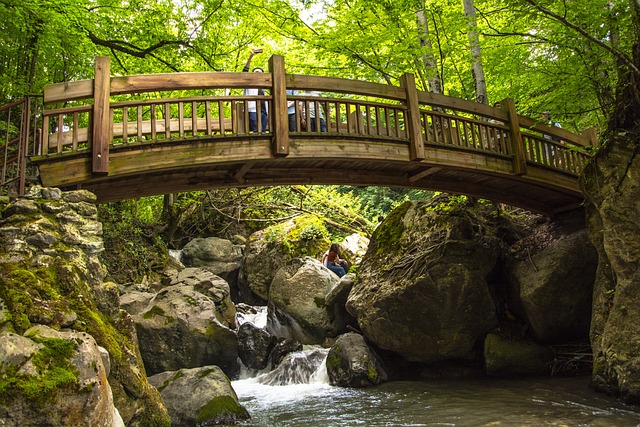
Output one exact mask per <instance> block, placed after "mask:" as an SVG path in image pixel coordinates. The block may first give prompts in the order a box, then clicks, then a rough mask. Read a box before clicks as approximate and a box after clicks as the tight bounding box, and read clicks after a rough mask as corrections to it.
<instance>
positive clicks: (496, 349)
mask: <svg viewBox="0 0 640 427" xmlns="http://www.w3.org/2000/svg"><path fill="white" fill-rule="evenodd" d="M553 359H554V353H553V350H552V349H551V348H549V347H545V346H541V345H538V344H536V343H534V342H532V341H525V340H522V339H513V338H505V337H502V336H500V335H498V334H488V335H487V337H486V338H485V341H484V360H485V367H486V371H487V374H488V375H496V376H512V375H516V376H520V375H532V376H535V375H542V374H545V373H548V372H549V365H550V363H551V362H553Z"/></svg>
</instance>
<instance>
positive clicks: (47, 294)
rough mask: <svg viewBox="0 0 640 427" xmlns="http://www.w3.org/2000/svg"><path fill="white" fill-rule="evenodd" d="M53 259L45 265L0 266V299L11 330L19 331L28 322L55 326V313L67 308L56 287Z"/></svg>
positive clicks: (59, 261)
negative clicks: (34, 266) (32, 267)
mask: <svg viewBox="0 0 640 427" xmlns="http://www.w3.org/2000/svg"><path fill="white" fill-rule="evenodd" d="M62 262H63V261H61V260H56V262H55V263H54V264H53V265H52V266H51V267H49V268H45V267H41V268H37V269H28V268H27V267H26V266H25V265H24V264H3V265H2V267H0V268H1V269H0V299H2V300H3V301H4V302H5V304H6V308H7V311H8V314H9V316H8V317H9V318H10V321H11V326H12V328H10V329H13V330H14V331H16V332H18V333H23V332H24V331H25V330H27V329H28V328H30V327H31V324H32V323H48V324H51V325H54V326H55V325H56V318H57V317H56V316H58V315H59V314H60V313H66V312H68V311H69V299H67V298H61V296H60V292H59V291H58V289H57V286H56V284H57V281H58V274H57V271H56V267H58V266H59V264H61V263H62Z"/></svg>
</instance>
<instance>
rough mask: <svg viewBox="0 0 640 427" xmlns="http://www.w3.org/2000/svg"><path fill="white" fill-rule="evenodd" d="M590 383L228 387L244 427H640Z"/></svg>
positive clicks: (317, 380)
mask: <svg viewBox="0 0 640 427" xmlns="http://www.w3.org/2000/svg"><path fill="white" fill-rule="evenodd" d="M588 384H589V378H586V377H578V378H568V379H567V378H542V379H541V378H536V379H481V380H478V379H474V380H460V379H456V380H437V381H433V380H431V381H429V382H418V381H398V382H389V383H386V384H382V385H380V386H377V387H373V388H368V389H345V388H339V387H332V386H330V385H329V384H328V383H327V382H326V381H325V378H323V376H322V375H319V376H315V377H313V378H312V379H311V381H310V382H309V383H306V384H287V385H264V384H261V383H260V381H259V377H258V378H249V379H244V380H239V381H234V382H233V387H234V389H235V390H236V392H237V393H238V397H239V399H240V402H241V403H242V404H243V405H244V406H245V407H246V408H247V410H248V411H249V413H250V414H251V416H252V418H251V420H249V421H247V422H245V423H243V424H242V425H243V426H255V427H258V426H260V427H263V426H265V427H266V426H270V427H271V426H324V427H329V426H336V427H338V426H340V427H345V426H571V427H573V426H612V427H613V426H616V427H618V426H640V412H637V411H638V409H637V408H635V409H634V408H631V407H625V406H624V405H622V404H620V403H618V402H616V401H615V400H613V399H610V398H608V397H606V396H603V395H601V394H597V393H595V392H593V391H591V390H590V389H589V387H588Z"/></svg>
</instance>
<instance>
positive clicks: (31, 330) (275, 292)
mask: <svg viewBox="0 0 640 427" xmlns="http://www.w3.org/2000/svg"><path fill="white" fill-rule="evenodd" d="M94 202H95V199H94V197H93V195H92V194H91V193H88V192H86V191H73V192H67V193H63V192H60V191H58V190H55V189H44V188H34V189H33V190H32V192H31V193H30V194H29V195H28V196H27V197H24V198H20V199H15V200H13V199H12V200H9V199H2V200H1V204H0V209H1V210H2V222H1V223H0V243H1V245H0V261H1V262H0V268H1V269H2V276H1V278H0V281H1V282H2V283H0V285H2V286H1V288H0V298H1V300H2V301H1V303H2V310H1V311H0V325H1V333H2V340H1V342H2V343H3V344H2V345H0V359H1V360H2V361H3V368H2V369H3V378H2V380H0V381H2V387H0V393H2V397H3V401H6V402H9V403H8V404H5V405H2V406H1V407H0V419H2V420H3V421H4V422H5V425H22V424H23V423H27V424H29V423H32V424H34V423H35V424H38V423H40V424H47V423H53V424H56V423H60V422H63V423H67V425H84V424H82V422H86V421H87V420H92V419H98V420H102V421H100V422H104V423H106V424H103V425H118V423H121V424H124V425H130V426H145V425H149V426H151V425H154V426H156V425H169V424H171V423H173V424H174V425H205V424H206V425H210V424H214V423H229V422H232V421H234V420H240V419H243V418H246V417H248V416H249V415H250V414H248V413H246V410H244V409H243V408H242V407H241V406H240V405H239V404H238V401H237V397H236V396H235V393H234V392H233V389H232V388H231V386H230V384H229V380H228V378H235V377H236V376H237V375H238V373H239V371H240V363H243V364H244V365H245V366H247V367H249V368H251V369H257V370H264V369H272V368H276V367H277V366H278V365H279V364H280V362H281V361H282V360H284V359H285V358H286V355H287V354H289V353H291V352H292V351H296V350H298V349H300V348H301V346H302V344H313V345H321V346H324V347H326V348H330V351H329V352H328V355H327V361H326V366H327V371H328V374H329V378H330V379H331V382H332V384H335V385H339V386H347V387H368V386H373V385H376V384H379V383H381V382H384V381H387V380H389V379H401V378H430V377H436V376H438V377H442V376H459V375H548V374H550V372H551V371H552V370H553V371H554V373H556V374H557V373H562V369H560V368H558V367H557V364H558V354H557V353H556V352H554V348H556V346H557V345H561V344H571V343H584V342H585V341H586V340H587V339H588V337H589V324H590V321H591V298H592V293H593V283H594V280H595V278H596V265H597V259H598V252H597V251H596V249H595V248H594V247H593V246H592V245H591V243H590V242H589V239H588V236H587V232H586V229H585V224H584V218H583V217H582V215H581V214H580V213H578V214H577V215H567V216H565V217H562V218H558V219H556V220H554V221H550V220H549V219H546V218H543V217H539V216H533V215H526V214H524V213H520V212H513V213H511V214H509V215H505V213H504V212H501V211H500V210H498V209H497V208H496V206H495V205H493V204H487V203H481V202H465V201H461V200H459V199H458V198H455V197H449V196H444V195H443V196H440V197H437V198H435V199H434V200H432V201H430V202H407V203H405V204H403V205H401V206H399V207H398V208H396V209H395V210H394V211H393V212H392V213H391V214H390V215H389V216H388V217H387V218H386V219H385V220H384V222H383V223H382V224H380V225H379V227H378V228H377V229H376V231H375V233H374V234H373V236H372V238H371V241H370V242H369V240H368V239H366V238H364V237H362V236H351V237H349V239H348V240H347V241H346V242H345V243H344V248H345V255H346V256H347V257H349V258H350V259H351V260H352V261H354V262H355V263H356V264H357V269H356V272H355V273H354V274H349V275H347V276H344V277H343V278H342V279H339V278H338V277H337V276H336V275H335V274H333V273H332V272H331V271H329V270H328V269H327V268H325V267H324V266H323V265H322V264H321V263H320V261H319V258H320V255H321V253H322V252H323V251H324V250H325V247H326V244H327V242H326V241H324V240H322V239H320V240H319V241H316V242H313V241H312V240H313V236H310V238H308V239H306V240H305V239H304V238H301V237H300V236H301V235H302V236H304V233H300V231H299V228H296V227H300V225H301V224H302V226H303V227H305V226H308V224H309V223H315V222H316V221H318V219H313V218H307V219H305V220H304V221H301V222H300V221H299V222H298V223H296V222H294V221H292V222H291V223H290V224H279V225H278V226H276V227H274V228H273V229H266V230H263V231H261V232H258V233H256V234H255V235H253V236H251V237H250V238H249V239H248V240H247V241H246V244H242V243H241V242H236V243H232V242H230V241H229V240H226V239H221V238H218V237H210V238H202V239H196V240H194V241H193V242H191V243H189V244H188V245H187V246H185V248H184V249H183V251H182V254H183V257H182V262H183V263H180V262H176V263H175V264H174V265H173V266H171V267H170V268H167V269H165V270H164V271H163V272H162V274H163V279H162V280H161V281H159V282H157V283H140V284H130V285H126V286H125V285H118V284H115V283H108V282H106V283H105V282H104V277H105V271H104V267H103V266H102V265H101V263H100V261H99V259H98V257H97V255H98V254H99V253H100V252H101V251H103V250H104V249H103V246H102V240H101V224H100V223H99V222H98V221H97V220H96V215H95V213H96V207H95V204H94ZM305 224H306V225H305ZM291 236H297V237H296V239H293V240H291V239H292V237H291ZM303 254H304V255H306V256H301V255H303ZM245 302H251V303H256V302H260V303H263V304H265V305H266V306H267V310H268V313H267V322H266V326H265V328H259V327H256V326H255V325H252V324H251V323H243V324H242V325H239V324H238V322H237V321H236V313H237V311H238V310H240V311H246V310H251V308H250V307H249V306H247V305H245V304H244V303H245ZM77 334H81V335H77ZM65 343H67V344H65ZM51 346H62V347H63V348H66V349H67V350H66V353H64V354H65V356H64V357H62V358H53V357H51V356H47V354H50V350H49V349H50V347H51ZM585 357H586V356H585ZM240 361H241V362H240ZM554 364H556V367H555V368H554ZM87 365H89V366H94V367H95V369H94V372H93V373H92V376H91V375H88V372H87V371H86V370H83V368H82V367H83V366H87ZM61 373H64V375H60V376H58V374H61ZM54 374H55V375H54ZM147 375H149V376H150V378H149V380H148V379H147ZM38 381H49V382H48V383H49V384H50V387H44V388H42V389H41V390H37V392H34V393H36V394H35V397H36V398H32V397H33V396H32V395H30V394H29V393H32V392H29V391H28V390H29V388H28V387H29V385H28V384H30V383H32V382H38ZM89 384H93V385H89ZM185 395H188V396H192V397H193V398H190V399H184V396H185ZM111 396H113V397H111ZM78 399H80V400H78ZM187 401H188V402H187ZM38 402H40V403H39V404H38ZM71 402H81V403H74V404H73V406H69V405H71ZM45 403H46V405H47V406H50V407H52V408H54V409H53V410H49V411H44V409H43V408H44V404H45ZM73 408H84V409H82V410H80V409H73ZM116 408H117V409H116ZM71 416H78V417H79V419H82V420H84V421H82V422H81V423H79V424H74V423H73V422H72V421H70V418H68V417H71ZM56 417H57V418H56ZM60 417H67V418H60ZM90 425H99V424H90Z"/></svg>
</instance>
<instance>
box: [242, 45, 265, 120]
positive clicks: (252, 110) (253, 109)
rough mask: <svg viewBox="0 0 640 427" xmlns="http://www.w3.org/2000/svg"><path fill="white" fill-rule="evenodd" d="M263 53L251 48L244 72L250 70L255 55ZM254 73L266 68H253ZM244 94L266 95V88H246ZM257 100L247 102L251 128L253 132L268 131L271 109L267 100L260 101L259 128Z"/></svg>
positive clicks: (260, 50)
mask: <svg viewBox="0 0 640 427" xmlns="http://www.w3.org/2000/svg"><path fill="white" fill-rule="evenodd" d="M259 53H262V49H251V54H250V55H249V59H247V63H246V64H245V65H244V68H243V69H242V71H243V72H245V73H247V72H249V69H250V68H251V59H253V57H254V55H257V54H259ZM253 72H254V73H263V72H264V70H263V69H262V68H260V67H256V68H254V69H253ZM244 94H245V95H246V96H256V95H258V96H264V95H265V92H264V89H249V88H247V89H245V90H244ZM257 104H258V103H257V102H256V101H248V102H247V111H249V129H251V132H258V131H260V132H266V131H267V123H268V122H269V111H268V108H269V107H268V104H267V101H265V100H261V101H260V103H259V104H260V125H261V127H260V129H258V108H257Z"/></svg>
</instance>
